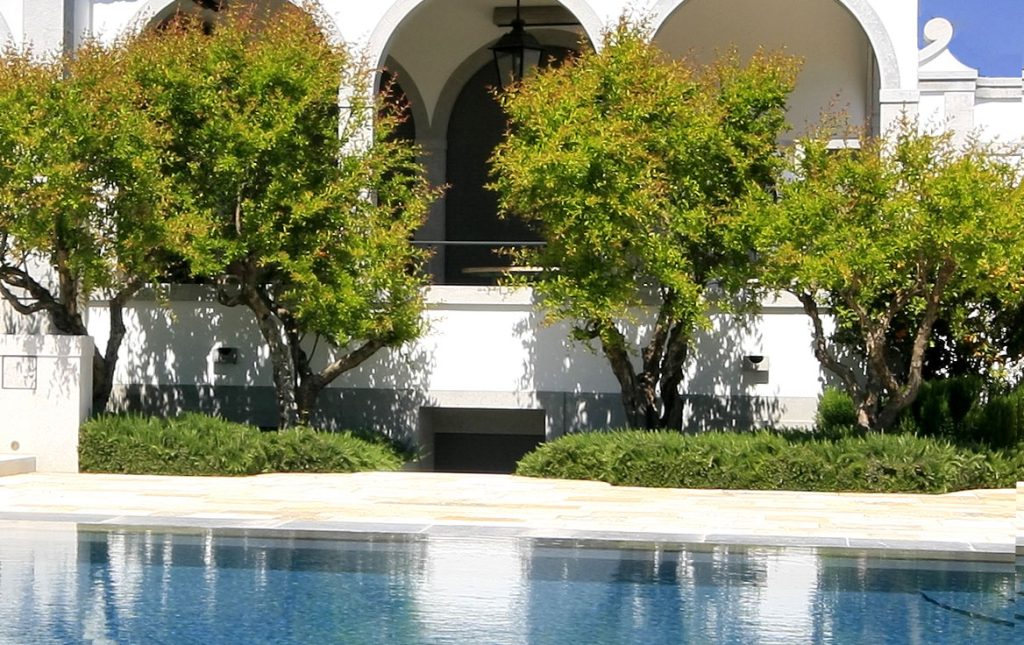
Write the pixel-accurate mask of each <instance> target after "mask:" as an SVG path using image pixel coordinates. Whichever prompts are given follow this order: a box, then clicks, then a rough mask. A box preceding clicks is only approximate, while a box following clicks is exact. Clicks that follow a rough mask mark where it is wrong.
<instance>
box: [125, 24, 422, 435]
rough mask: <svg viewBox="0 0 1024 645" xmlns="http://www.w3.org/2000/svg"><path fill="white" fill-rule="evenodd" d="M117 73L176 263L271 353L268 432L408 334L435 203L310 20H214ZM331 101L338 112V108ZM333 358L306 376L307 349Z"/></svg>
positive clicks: (175, 31)
mask: <svg viewBox="0 0 1024 645" xmlns="http://www.w3.org/2000/svg"><path fill="white" fill-rule="evenodd" d="M124 71H125V73H126V74H127V75H130V76H131V77H132V78H133V79H134V80H135V82H137V83H138V85H139V86H140V87H141V88H142V89H141V91H142V95H143V97H144V107H145V110H146V111H147V113H148V114H150V115H151V118H153V119H155V120H157V121H159V122H160V123H161V124H163V126H164V127H165V128H166V129H167V131H168V134H169V137H168V139H167V140H166V143H167V145H166V146H165V147H164V148H163V150H162V153H163V155H162V158H161V161H162V165H161V170H162V172H163V173H164V174H165V175H166V176H167V177H168V178H169V181H170V182H171V183H172V185H173V188H174V208H175V210H176V213H177V218H178V219H177V222H178V225H179V229H180V230H181V231H182V234H183V235H184V236H185V238H186V239H187V240H188V243H187V244H185V245H183V246H182V247H181V248H180V253H181V254H182V256H183V257H184V259H185V260H186V261H187V263H188V265H189V267H190V269H191V271H192V272H193V273H194V274H195V275H197V276H207V277H209V278H210V279H212V280H214V281H215V282H216V283H217V284H218V292H219V293H218V295H219V299H220V301H221V302H222V303H223V304H225V305H230V306H234V305H241V306H245V307H247V308H249V309H250V310H251V311H252V313H253V314H254V316H255V320H256V324H257V325H258V327H259V329H260V332H261V334H262V336H263V339H264V340H265V341H266V343H267V344H268V346H269V349H270V357H271V362H272V364H273V377H274V384H275V387H276V390H277V396H278V404H279V409H280V420H279V422H280V424H281V425H282V426H289V425H293V424H295V423H296V422H299V421H306V420H308V418H309V415H310V413H311V412H312V411H313V409H314V407H315V403H316V399H317V397H318V395H319V393H320V391H321V390H322V389H323V387H325V386H326V385H327V384H328V383H330V382H331V381H332V380H334V379H335V378H336V377H337V376H339V375H340V374H341V373H343V372H344V371H346V370H348V369H351V368H352V367H355V366H357V365H358V364H360V363H361V362H362V361H364V360H366V359H367V358H369V357H370V356H372V355H373V354H374V352H376V351H377V350H378V349H380V348H382V347H386V346H392V345H397V344H400V343H402V342H404V341H406V340H408V339H411V338H413V337H415V336H416V335H417V334H418V333H419V331H420V324H421V323H420V317H419V314H420V311H421V307H422V296H421V287H422V286H423V284H424V275H423V273H422V271H421V270H420V265H421V262H422V260H423V253H422V251H420V250H417V249H416V248H414V247H413V246H412V245H411V244H410V239H411V237H412V234H413V232H414V231H415V230H416V228H417V227H418V226H419V225H420V224H421V223H422V220H423V218H424V216H425V213H426V209H427V207H428V204H429V202H430V200H431V199H432V198H433V195H434V191H433V190H432V189H430V188H429V186H428V184H427V183H426V181H425V179H424V177H423V173H422V171H421V168H420V166H419V165H418V163H417V153H418V151H417V150H416V148H415V147H413V146H412V145H410V144H408V143H407V142H404V141H401V140H397V139H395V138H393V137H390V136H389V135H390V133H391V131H392V128H393V126H394V125H395V123H396V118H397V116H396V114H395V111H394V110H391V111H389V110H388V109H386V106H381V105H379V104H378V102H377V101H376V99H374V98H373V97H372V94H371V92H370V91H369V88H368V82H369V79H370V78H371V77H372V74H371V72H370V71H369V70H368V69H367V68H366V67H365V66H364V65H363V64H362V63H361V61H360V60H359V59H358V58H356V57H354V56H353V55H352V54H351V53H350V52H348V51H347V50H346V49H345V48H344V47H343V46H341V45H339V44H336V43H332V42H329V41H328V40H327V39H326V38H325V37H324V35H323V34H322V33H321V32H320V31H319V29H318V27H317V25H316V22H315V21H314V18H313V16H311V15H310V14H309V13H308V12H306V11H303V10H300V9H298V8H295V7H291V6H288V7H283V8H281V9H280V10H277V11H275V13H274V14H273V16H272V17H269V18H268V17H266V16H263V15H262V14H260V13H258V12H253V11H250V10H246V9H244V8H242V9H233V8H230V7H229V8H227V9H225V10H223V11H222V12H221V13H220V14H219V18H218V20H217V21H216V23H215V24H214V25H213V27H212V29H210V28H209V27H206V28H204V25H203V24H202V23H201V22H200V21H198V20H196V19H194V18H190V17H187V16H180V17H179V18H177V19H176V20H173V21H171V22H170V23H168V24H166V25H164V26H163V27H162V28H161V29H160V30H154V31H150V32H146V33H143V34H141V35H140V36H139V37H138V38H137V40H136V41H135V42H134V44H133V48H132V53H131V57H130V58H129V60H128V61H127V63H126V65H125V68H124ZM342 89H344V95H343V96H344V101H343V102H342V101H340V97H342V93H341V92H342ZM307 334H309V335H311V336H315V337H317V338H321V337H322V338H324V339H325V340H326V341H328V344H329V345H330V346H331V347H332V349H333V352H332V354H331V355H330V356H329V357H328V358H326V359H322V360H323V361H324V363H325V366H324V367H323V368H322V369H318V368H316V367H314V363H313V360H314V357H313V356H312V351H313V349H315V347H316V346H315V344H309V343H304V338H305V336H306V335H307Z"/></svg>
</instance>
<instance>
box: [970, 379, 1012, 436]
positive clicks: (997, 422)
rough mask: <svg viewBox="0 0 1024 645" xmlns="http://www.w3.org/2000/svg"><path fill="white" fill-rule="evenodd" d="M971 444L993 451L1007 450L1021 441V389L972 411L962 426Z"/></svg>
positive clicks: (996, 398)
mask: <svg viewBox="0 0 1024 645" xmlns="http://www.w3.org/2000/svg"><path fill="white" fill-rule="evenodd" d="M964 425H965V428H966V431H965V434H966V435H968V436H969V437H970V438H971V439H972V440H974V441H976V442H980V443H984V444H988V445H989V446H991V447H993V448H1010V447H1013V446H1017V445H1018V444H1020V443H1021V442H1022V441H1024V427H1022V426H1024V389H1021V388H1017V389H1016V390H1014V391H1012V392H1010V393H1008V394H1004V395H1000V396H995V397H993V398H992V399H991V400H990V401H989V402H988V403H986V404H985V405H984V406H982V407H981V408H980V409H976V410H972V411H971V414H970V415H969V416H968V417H967V420H966V423H965V424H964Z"/></svg>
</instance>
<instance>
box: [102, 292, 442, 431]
mask: <svg viewBox="0 0 1024 645" xmlns="http://www.w3.org/2000/svg"><path fill="white" fill-rule="evenodd" d="M93 319H94V322H95V323H96V324H95V325H94V326H95V328H96V331H97V332H102V333H97V337H98V340H100V341H102V342H105V335H106V333H107V330H108V328H109V320H108V319H107V318H106V312H105V310H102V309H100V308H97V309H94V310H93ZM125 322H126V325H127V326H128V333H127V335H126V338H125V342H124V344H123V346H122V348H121V353H120V357H119V364H118V370H117V375H116V378H115V383H116V384H115V391H114V395H113V396H112V400H111V409H112V410H114V411H134V412H141V413H144V414H156V415H165V416H173V415H177V414H181V413H184V412H202V413H204V414H211V415H216V416H220V417H223V418H225V419H228V420H230V421H237V422H241V423H249V424H253V425H257V426H260V427H264V428H270V427H275V426H276V424H277V417H278V415H277V399H276V395H275V391H274V387H273V379H272V367H271V364H270V357H269V352H268V349H267V347H266V344H265V343H264V342H263V337H262V336H261V335H260V332H259V329H258V327H257V326H256V323H255V320H254V319H253V315H252V312H251V311H250V310H249V309H247V308H245V307H225V306H223V305H221V304H219V303H218V302H216V299H215V297H214V295H213V292H212V290H211V289H209V288H207V287H202V286H197V285H181V286H174V287H172V288H171V289H170V294H169V297H167V301H166V303H161V302H158V301H157V300H156V299H155V298H153V297H152V294H147V295H145V296H143V297H141V298H139V299H137V300H134V301H132V302H131V303H130V304H129V306H128V307H127V308H126V311H125ZM100 336H103V338H100ZM306 350H307V351H308V352H311V353H312V355H313V359H314V365H316V366H317V368H318V369H319V368H322V367H323V366H324V365H326V363H327V361H328V360H329V358H330V356H331V352H330V350H329V346H328V345H327V344H326V343H324V342H323V341H321V342H320V343H318V344H314V343H313V342H312V341H311V342H309V343H307V344H306ZM432 364H433V363H432V360H431V357H430V356H428V355H427V354H426V353H425V352H424V351H422V350H418V349H410V348H408V347H407V348H400V349H397V350H384V351H381V352H378V353H377V355H375V356H374V357H372V358H371V359H369V360H368V361H367V362H366V363H364V364H363V365H362V366H360V367H359V368H357V370H355V372H354V373H350V374H348V375H342V376H341V377H340V378H339V379H338V380H337V381H335V382H334V384H332V385H331V386H329V387H328V388H326V389H325V390H324V391H323V392H322V393H321V395H320V399H319V406H318V409H317V411H316V412H315V414H314V417H313V424H314V425H315V426H316V427H320V428H325V429H332V430H341V429H352V430H363V431H374V432H382V433H384V434H386V435H387V436H389V437H391V438H393V439H396V440H399V441H402V442H406V443H408V442H410V441H411V440H412V437H413V435H414V433H415V428H416V418H417V414H418V409H419V407H420V406H421V405H424V404H425V403H426V398H425V395H424V394H423V392H425V389H426V387H425V385H424V382H425V374H427V373H428V372H429V370H430V369H431V366H432ZM356 375H357V376H356ZM353 377H355V378H353ZM377 388H380V389H377Z"/></svg>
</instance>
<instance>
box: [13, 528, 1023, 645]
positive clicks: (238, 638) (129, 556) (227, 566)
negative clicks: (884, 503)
mask: <svg viewBox="0 0 1024 645" xmlns="http://www.w3.org/2000/svg"><path fill="white" fill-rule="evenodd" d="M40 526H43V527H44V528H43V529H40V528H39V527H40ZM0 530H2V531H3V539H2V540H0V643H26V642H30V643H34V642H59V643H79V642H89V643H125V642H147V643H148V642H156V643H159V642H174V643H190V642H195V643H239V642H246V643H272V642H273V643H313V642H316V643H474V642H479V643H558V644H572V643H586V644H588V645H596V644H600V643H662V642H675V643H706V642H714V643H854V642H895V643H941V642H949V643H960V642H967V641H969V640H974V641H977V642H984V643H986V644H989V643H1014V642H1017V641H1016V640H1015V639H1014V636H1015V633H1014V632H1015V628H1016V627H1017V626H1018V625H1017V622H1016V621H1018V620H1019V618H1018V617H1017V616H1016V614H1017V613H1019V611H1017V610H1016V609H1015V607H1016V605H1015V598H1016V596H1017V595H1018V591H1019V590H1018V589H1017V586H1016V585H1017V583H1016V582H1015V576H1014V566H1013V564H1012V563H1007V564H1005V565H1004V564H993V563H963V562H942V561H920V560H906V559H893V558H880V557H870V556H867V555H842V556H836V557H820V556H819V555H818V554H816V553H814V552H811V551H808V550H787V549H767V548H745V549H740V548H726V547H714V548H713V547H708V546H696V547H686V548H683V547H678V546H676V547H666V546H659V547H655V548H643V549H639V548H631V549H630V548H627V549H610V548H592V547H589V548H577V546H578V545H573V544H566V543H560V542H552V541H531V540H517V539H499V538H490V539H488V538H475V537H464V538H462V537H459V538H456V537H429V538H428V537H420V538H414V539H397V538H394V537H387V536H379V537H377V538H374V539H369V540H360V541H344V540H324V539H310V538H308V537H303V536H292V537H288V538H274V539H268V538H265V537H254V536H246V535H238V536H225V535H214V534H213V533H210V532H205V533H190V532H178V533H173V532H171V533H168V532H154V531H136V530H120V531H90V530H80V529H79V528H78V527H76V526H75V525H73V524H57V523H48V524H45V525H38V524H30V523H13V522H5V523H0Z"/></svg>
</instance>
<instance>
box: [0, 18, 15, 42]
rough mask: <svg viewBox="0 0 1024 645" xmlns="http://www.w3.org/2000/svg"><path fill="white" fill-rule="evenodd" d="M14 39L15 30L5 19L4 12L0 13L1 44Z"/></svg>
mask: <svg viewBox="0 0 1024 645" xmlns="http://www.w3.org/2000/svg"><path fill="white" fill-rule="evenodd" d="M13 41H14V32H12V31H11V27H10V26H9V25H8V24H7V21H6V20H4V16H3V14H0V44H4V43H9V42H13Z"/></svg>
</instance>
